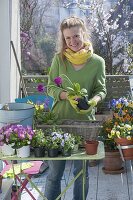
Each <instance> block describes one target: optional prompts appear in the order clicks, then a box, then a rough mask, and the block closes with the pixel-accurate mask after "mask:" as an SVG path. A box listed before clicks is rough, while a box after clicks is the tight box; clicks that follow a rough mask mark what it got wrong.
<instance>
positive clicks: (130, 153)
mask: <svg viewBox="0 0 133 200" xmlns="http://www.w3.org/2000/svg"><path fill="white" fill-rule="evenodd" d="M115 142H116V143H117V145H120V146H121V149H122V153H123V157H124V159H125V160H131V159H133V138H131V140H127V139H126V138H116V139H115Z"/></svg>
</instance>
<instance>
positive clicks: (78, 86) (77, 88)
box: [73, 83, 80, 93]
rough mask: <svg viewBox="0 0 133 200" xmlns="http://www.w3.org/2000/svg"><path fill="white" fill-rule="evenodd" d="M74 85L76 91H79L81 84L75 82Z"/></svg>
mask: <svg viewBox="0 0 133 200" xmlns="http://www.w3.org/2000/svg"><path fill="white" fill-rule="evenodd" d="M73 86H74V91H75V92H76V93H79V92H80V85H79V83H73Z"/></svg>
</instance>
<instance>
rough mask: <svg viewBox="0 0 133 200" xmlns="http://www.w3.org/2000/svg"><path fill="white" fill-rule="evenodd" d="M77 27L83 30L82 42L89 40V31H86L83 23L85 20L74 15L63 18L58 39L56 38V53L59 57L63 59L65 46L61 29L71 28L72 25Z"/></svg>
mask: <svg viewBox="0 0 133 200" xmlns="http://www.w3.org/2000/svg"><path fill="white" fill-rule="evenodd" d="M75 26H77V27H79V28H81V29H82V30H83V32H84V42H87V41H89V33H88V30H87V28H86V25H85V22H84V21H83V20H82V19H80V18H78V17H76V16H71V17H69V18H67V19H64V20H63V21H62V23H61V24H60V33H59V40H58V43H57V52H58V54H60V55H61V58H62V59H64V56H63V52H64V50H65V47H66V42H65V38H64V35H63V31H64V30H65V29H67V28H72V27H75Z"/></svg>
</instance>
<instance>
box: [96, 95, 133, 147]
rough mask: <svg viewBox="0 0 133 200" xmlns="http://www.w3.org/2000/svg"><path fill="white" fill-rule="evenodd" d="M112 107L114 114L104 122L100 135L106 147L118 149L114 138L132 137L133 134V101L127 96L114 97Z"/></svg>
mask: <svg viewBox="0 0 133 200" xmlns="http://www.w3.org/2000/svg"><path fill="white" fill-rule="evenodd" d="M110 108H111V110H112V111H113V116H112V118H111V119H108V120H106V121H104V122H103V125H102V128H101V131H100V135H99V136H100V137H101V140H103V141H104V144H105V148H107V149H110V150H113V149H116V143H115V140H114V138H117V137H124V138H126V137H127V138H128V139H130V137H132V136H133V133H132V132H133V131H132V127H133V101H132V100H129V99H127V98H125V97H121V98H119V99H112V100H111V102H110Z"/></svg>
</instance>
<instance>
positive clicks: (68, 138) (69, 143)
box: [61, 133, 75, 156]
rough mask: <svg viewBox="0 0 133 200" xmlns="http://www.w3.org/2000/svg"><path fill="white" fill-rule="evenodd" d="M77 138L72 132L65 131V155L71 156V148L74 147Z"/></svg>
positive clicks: (63, 147) (63, 146) (63, 152)
mask: <svg viewBox="0 0 133 200" xmlns="http://www.w3.org/2000/svg"><path fill="white" fill-rule="evenodd" d="M74 145H75V138H74V136H73V135H72V134H70V133H63V137H62V140H61V147H62V154H63V156H71V150H72V149H73V148H74Z"/></svg>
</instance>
